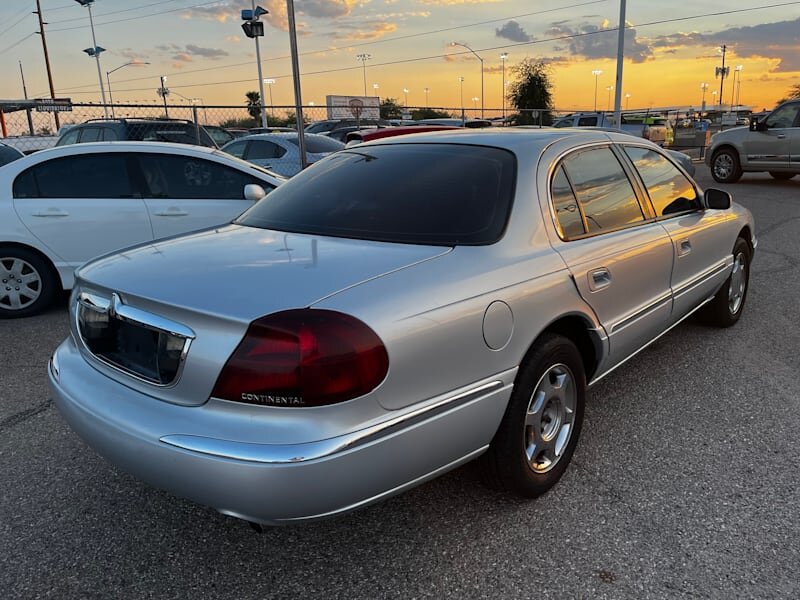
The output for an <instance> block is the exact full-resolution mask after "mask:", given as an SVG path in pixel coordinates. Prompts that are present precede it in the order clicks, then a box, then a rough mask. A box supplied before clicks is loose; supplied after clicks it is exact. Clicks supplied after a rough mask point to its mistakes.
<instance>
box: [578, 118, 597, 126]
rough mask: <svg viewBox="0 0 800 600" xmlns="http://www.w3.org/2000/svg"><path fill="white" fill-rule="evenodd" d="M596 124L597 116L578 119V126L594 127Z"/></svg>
mask: <svg viewBox="0 0 800 600" xmlns="http://www.w3.org/2000/svg"><path fill="white" fill-rule="evenodd" d="M595 125H597V117H581V118H580V119H578V127H594V126H595Z"/></svg>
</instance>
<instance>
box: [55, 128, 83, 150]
mask: <svg viewBox="0 0 800 600" xmlns="http://www.w3.org/2000/svg"><path fill="white" fill-rule="evenodd" d="M79 133H80V129H77V128H76V129H70V130H69V131H68V132H67V133H65V134H64V135H62V136H61V138H60V139H59V140H58V142H57V143H56V146H66V145H67V144H74V143H76V142H77V141H78V134H79Z"/></svg>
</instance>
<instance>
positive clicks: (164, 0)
mask: <svg viewBox="0 0 800 600" xmlns="http://www.w3.org/2000/svg"><path fill="white" fill-rule="evenodd" d="M185 1H186V0H161V1H160V2H152V3H150V4H144V5H142V6H135V7H134V8H123V9H122V10H112V11H111V12H105V13H100V14H97V15H95V17H96V18H100V17H107V16H109V15H118V14H119V13H126V12H131V11H132V10H142V9H145V8H149V7H151V6H157V5H159V4H171V3H172V2H185ZM189 8H192V7H191V6H186V7H184V8H181V9H179V10H186V9H189ZM84 18H85V17H72V18H70V19H60V20H59V23H69V22H71V21H83V20H84Z"/></svg>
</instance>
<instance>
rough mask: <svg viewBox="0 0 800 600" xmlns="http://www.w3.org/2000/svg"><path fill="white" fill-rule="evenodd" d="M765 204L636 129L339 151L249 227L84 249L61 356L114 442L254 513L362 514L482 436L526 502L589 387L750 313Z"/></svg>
mask: <svg viewBox="0 0 800 600" xmlns="http://www.w3.org/2000/svg"><path fill="white" fill-rule="evenodd" d="M755 247H756V240H755V237H754V226H753V219H752V217H751V215H750V213H749V212H748V211H747V210H746V209H744V208H742V207H741V206H737V205H736V204H732V203H731V198H730V196H729V195H728V194H727V193H726V192H723V191H719V190H713V189H709V190H706V191H705V192H704V191H702V190H700V189H699V188H698V186H697V185H696V184H695V183H694V182H693V181H692V180H691V179H690V178H689V177H688V176H687V175H686V174H685V173H684V172H683V171H682V170H681V168H680V167H679V166H677V165H676V164H675V163H673V162H672V161H671V160H670V159H669V157H668V156H667V155H665V154H664V152H663V150H661V149H660V148H658V147H657V146H655V145H653V144H651V143H649V142H647V141H645V140H639V139H634V138H632V137H630V136H627V135H622V134H614V133H608V132H591V131H566V130H541V131H532V130H513V129H509V130H504V131H501V132H497V131H489V130H484V131H446V132H436V133H424V134H418V135H411V136H405V137H395V138H387V139H386V140H378V141H376V142H372V143H369V144H363V145H360V146H356V147H354V148H351V149H347V150H343V151H341V152H338V153H336V154H334V155H332V156H330V157H328V158H326V159H324V160H322V161H320V162H318V163H317V164H315V165H313V166H312V167H311V168H309V169H308V170H306V171H303V172H302V173H301V174H299V175H297V176H296V177H295V178H293V179H292V180H290V181H289V182H288V183H285V184H284V185H283V186H281V187H279V188H278V189H276V190H275V191H273V192H272V193H271V194H270V195H269V196H268V197H267V198H265V199H264V200H262V201H260V202H259V203H258V204H256V205H255V206H254V207H252V208H251V209H250V210H248V211H247V212H245V213H244V214H243V215H242V216H241V217H239V218H238V219H237V220H236V221H234V222H233V223H231V224H229V225H226V226H221V227H216V228H213V229H207V230H204V231H201V232H197V233H194V234H191V235H186V236H183V237H175V238H171V239H167V240H164V241H160V242H155V243H148V244H145V245H140V246H137V247H134V248H132V249H129V250H125V251H122V252H120V253H117V254H113V255H108V256H105V257H101V258H99V259H97V260H95V261H93V262H91V263H89V264H87V265H85V266H84V267H82V268H81V269H79V270H78V272H77V274H76V283H75V288H74V290H73V294H72V299H71V302H70V312H71V322H72V323H71V335H70V337H69V338H68V339H67V340H66V341H64V342H63V344H61V346H60V347H59V348H58V349H57V350H56V352H55V354H54V355H53V357H52V360H51V362H50V365H49V377H50V383H51V386H52V392H53V394H54V396H55V399H56V402H57V405H58V407H59V409H60V410H61V412H62V414H63V416H64V418H65V419H66V420H67V421H68V422H69V424H70V425H71V426H72V427H73V428H74V430H75V431H76V432H77V433H78V434H79V435H80V436H81V437H83V439H84V440H86V442H88V444H89V445H90V446H92V447H93V448H95V449H96V450H97V451H98V452H99V453H100V454H102V455H103V456H105V457H106V458H107V459H108V460H110V461H111V462H113V463H114V464H116V465H118V466H119V467H120V468H122V469H124V470H126V471H129V472H130V473H132V474H134V475H136V476H137V477H140V478H141V479H143V480H146V481H148V482H150V483H151V484H153V485H155V486H158V487H160V488H163V489H165V490H169V491H171V492H173V493H175V494H178V495H180V496H183V497H186V498H190V499H192V500H194V501H197V502H199V503H202V504H206V505H209V506H212V507H214V508H215V509H217V510H219V511H220V512H222V513H225V514H228V515H233V516H236V517H239V518H242V519H246V520H248V521H250V522H252V523H263V524H278V523H291V522H297V521H301V520H307V519H316V518H320V517H326V516H330V515H336V514H339V513H342V512H345V511H349V510H353V509H356V508H358V507H361V506H364V505H366V504H369V503H372V502H375V501H378V500H381V499H383V498H386V497H388V496H391V495H393V494H398V493H400V492H402V491H404V490H407V489H409V488H411V487H413V486H415V485H418V484H420V483H422V482H424V481H427V480H429V479H432V478H434V477H436V476H438V475H440V474H442V473H444V472H445V471H448V470H450V469H453V468H455V467H457V466H459V465H461V464H464V463H465V462H467V461H471V460H473V459H476V458H478V457H480V461H481V462H482V464H483V467H484V470H485V472H486V475H487V479H488V481H490V482H491V483H493V484H495V485H497V486H500V487H501V488H502V489H505V490H507V491H509V492H511V493H515V494H519V495H522V496H527V497H534V496H538V495H539V494H542V493H543V492H545V491H547V490H548V489H549V488H550V487H552V486H553V485H554V484H555V483H556V482H557V481H558V479H559V478H560V477H561V475H562V474H563V473H564V471H565V469H566V468H567V465H568V463H569V461H570V459H571V457H572V454H573V452H574V450H575V446H576V444H577V442H578V437H579V435H580V431H581V424H582V420H583V412H584V402H585V397H586V390H587V388H588V387H589V386H591V385H592V384H593V383H595V382H597V381H599V380H600V379H602V378H603V377H605V376H606V375H607V374H608V373H609V372H610V371H612V370H613V369H614V368H615V367H617V366H619V365H620V364H622V363H623V362H625V361H626V360H627V359H629V358H630V357H631V356H633V355H634V354H636V353H637V352H639V351H640V350H642V348H644V347H646V346H647V345H648V344H650V343H651V342H653V341H654V340H655V339H657V338H658V337H659V336H661V335H663V334H664V333H665V332H667V331H668V330H669V329H670V328H672V327H674V326H675V325H677V324H678V323H680V322H681V321H682V320H684V319H685V318H687V317H688V316H689V315H692V314H693V313H695V312H698V316H700V317H702V318H703V319H704V320H705V321H706V322H708V323H710V324H714V325H717V326H722V327H725V326H730V325H733V324H734V323H736V321H737V320H738V319H739V317H740V315H741V314H742V310H743V307H744V304H745V298H746V294H747V286H748V276H749V272H750V262H751V259H752V257H753V252H754V250H755Z"/></svg>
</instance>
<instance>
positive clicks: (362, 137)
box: [346, 125, 461, 148]
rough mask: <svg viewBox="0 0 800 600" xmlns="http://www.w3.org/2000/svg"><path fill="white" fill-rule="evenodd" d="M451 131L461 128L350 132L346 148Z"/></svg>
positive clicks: (438, 127) (436, 126)
mask: <svg viewBox="0 0 800 600" xmlns="http://www.w3.org/2000/svg"><path fill="white" fill-rule="evenodd" d="M452 129H461V127H453V126H450V125H410V126H408V127H385V128H382V129H373V130H371V131H365V130H361V131H352V132H350V133H348V134H347V144H346V146H347V147H348V148H351V147H353V146H355V145H357V144H362V143H364V142H371V141H372V140H380V139H383V138H387V137H396V136H398V135H410V134H415V133H425V132H430V131H447V130H452Z"/></svg>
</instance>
